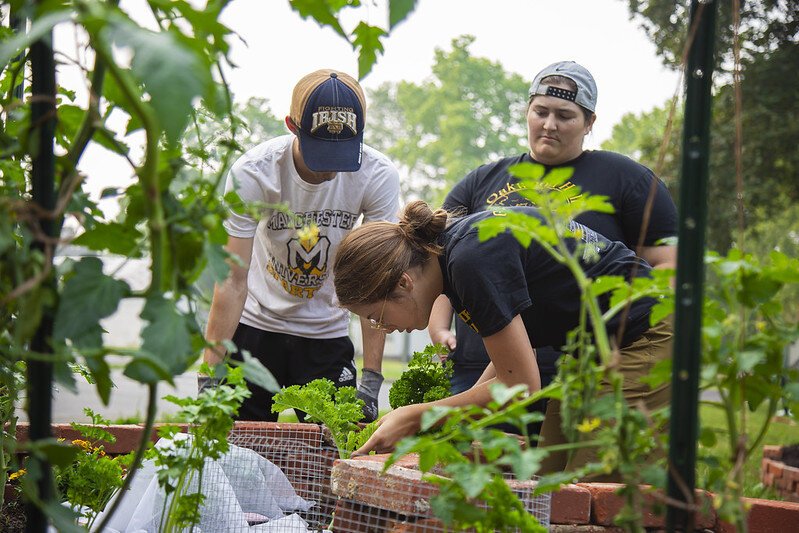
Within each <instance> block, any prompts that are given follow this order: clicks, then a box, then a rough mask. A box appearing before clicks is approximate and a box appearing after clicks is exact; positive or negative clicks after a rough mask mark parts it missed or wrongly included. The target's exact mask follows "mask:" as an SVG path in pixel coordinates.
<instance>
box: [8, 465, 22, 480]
mask: <svg viewBox="0 0 799 533" xmlns="http://www.w3.org/2000/svg"><path fill="white" fill-rule="evenodd" d="M25 472H26V471H25V469H24V468H20V469H19V470H17V471H16V472H11V474H10V475H9V476H8V480H9V481H14V480H15V479H17V478H20V477H22V476H24V475H25Z"/></svg>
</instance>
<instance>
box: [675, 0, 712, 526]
mask: <svg viewBox="0 0 799 533" xmlns="http://www.w3.org/2000/svg"><path fill="white" fill-rule="evenodd" d="M715 24H716V0H692V2H691V24H690V28H691V31H690V34H689V36H688V39H689V41H690V42H691V45H690V50H689V53H688V61H687V66H686V97H685V123H684V129H683V145H682V174H681V178H680V217H679V220H680V222H679V230H678V236H679V244H678V248H677V287H676V295H675V298H676V301H675V317H674V330H675V333H674V358H673V370H672V403H671V420H672V422H671V428H670V435H669V483H668V495H669V497H670V498H672V499H674V500H677V501H679V502H683V503H686V504H692V503H693V502H694V486H695V482H696V472H695V470H696V441H697V438H698V432H699V431H698V428H699V414H698V411H699V363H700V361H701V340H702V338H701V335H702V330H701V328H702V301H703V288H704V275H705V268H704V254H705V226H706V220H707V180H708V159H709V157H708V153H709V146H710V107H711V78H712V76H711V75H712V72H713V65H714V63H713V45H714V39H715ZM675 421H679V423H675ZM666 528H667V530H668V531H675V530H681V531H693V530H694V512H693V511H689V510H686V509H681V508H678V507H676V506H669V508H668V511H667V514H666Z"/></svg>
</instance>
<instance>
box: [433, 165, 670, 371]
mask: <svg viewBox="0 0 799 533" xmlns="http://www.w3.org/2000/svg"><path fill="white" fill-rule="evenodd" d="M521 162H530V163H536V162H537V161H535V160H534V159H533V158H532V157H530V155H529V154H523V155H520V156H515V157H508V158H505V159H501V160H499V161H496V162H493V163H489V164H487V165H483V166H481V167H479V168H477V169H475V170H474V171H472V172H470V173H469V174H468V175H467V176H466V177H465V178H464V179H463V180H461V181H460V182H459V183H458V184H457V185H455V187H454V188H453V189H452V191H451V192H450V193H449V194H448V195H447V197H446V199H445V200H444V207H445V208H446V209H448V210H450V211H457V210H464V209H465V212H466V213H476V212H479V211H483V210H485V209H487V208H489V207H493V206H502V207H509V206H514V205H528V204H529V201H528V200H527V199H526V198H524V197H523V196H521V195H519V194H518V192H517V191H518V190H519V183H518V180H517V179H516V178H515V177H513V176H511V175H510V174H509V172H508V168H509V167H510V166H512V165H514V164H517V163H521ZM558 166H559V167H572V168H573V169H574V173H573V175H572V177H571V178H570V179H569V180H568V181H567V182H566V183H565V184H564V186H563V187H564V188H566V189H568V188H569V187H571V186H573V185H578V186H579V187H580V188H581V189H582V190H583V191H586V192H590V193H591V194H595V195H603V196H607V197H608V199H609V201H610V203H611V204H612V205H613V207H614V208H615V213H596V212H589V213H583V214H582V215H580V216H579V217H578V218H577V221H578V222H580V223H582V224H584V225H586V226H588V227H589V228H591V229H593V230H595V231H597V232H598V233H600V234H601V235H604V236H605V237H606V238H607V239H609V240H611V241H621V242H623V243H624V244H625V245H626V246H627V247H628V248H630V249H634V248H635V247H636V246H637V244H638V238H639V235H640V229H641V223H642V220H643V214H644V209H645V205H646V200H647V198H648V196H649V190H650V187H651V185H652V180H656V195H655V198H654V202H653V206H652V211H651V215H650V219H649V225H648V228H647V232H646V236H645V238H644V241H643V244H644V246H653V245H655V244H656V243H657V241H659V240H660V239H663V238H666V237H673V236H676V235H677V209H676V208H675V206H674V202H673V201H672V199H671V196H670V195H669V192H668V190H667V189H666V187H665V185H664V184H663V183H662V182H661V181H660V180H659V179H658V178H657V177H656V176H655V175H654V173H653V172H652V171H651V170H650V169H648V168H647V167H645V166H644V165H641V164H639V163H636V162H635V161H633V160H632V159H630V158H628V157H625V156H623V155H621V154H617V153H614V152H606V151H590V150H587V151H584V152H583V153H582V154H581V155H580V156H578V157H577V158H576V159H574V160H572V161H569V162H567V163H564V164H562V165H558ZM551 168H553V167H547V169H548V170H549V169H551ZM455 327H456V335H457V347H456V349H455V350H454V352H453V353H452V354H451V358H452V359H453V360H454V361H455V363H456V365H459V366H463V367H469V368H483V367H485V365H486V364H487V363H488V354H487V353H486V351H485V346H484V345H483V341H482V339H481V338H480V337H479V336H478V335H475V334H474V333H473V332H472V331H471V330H470V329H469V328H468V327H466V326H465V324H464V323H462V321H459V320H456V324H455ZM555 346H559V345H557V344H556V345H555ZM538 355H539V364H540V365H541V366H542V371H544V367H548V368H547V369H546V370H547V371H553V369H554V359H555V358H556V357H557V352H556V351H553V350H539V354H538Z"/></svg>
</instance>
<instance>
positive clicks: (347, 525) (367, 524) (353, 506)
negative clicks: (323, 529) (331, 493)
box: [333, 498, 387, 533]
mask: <svg viewBox="0 0 799 533" xmlns="http://www.w3.org/2000/svg"><path fill="white" fill-rule="evenodd" d="M386 517H387V513H386V511H383V510H381V509H375V508H373V507H369V506H368V505H363V504H360V503H358V502H354V501H352V500H346V499H343V498H341V499H339V500H338V502H337V503H336V512H335V513H334V514H333V531H335V532H336V533H363V532H365V531H369V532H375V533H377V532H382V531H385V521H386Z"/></svg>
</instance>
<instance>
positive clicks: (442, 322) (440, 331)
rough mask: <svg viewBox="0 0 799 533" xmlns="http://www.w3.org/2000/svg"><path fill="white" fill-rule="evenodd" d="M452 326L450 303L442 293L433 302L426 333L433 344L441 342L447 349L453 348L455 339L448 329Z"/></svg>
mask: <svg viewBox="0 0 799 533" xmlns="http://www.w3.org/2000/svg"><path fill="white" fill-rule="evenodd" d="M451 327H452V305H451V304H450V301H449V298H447V297H446V296H444V295H443V294H442V295H440V296H439V297H438V298H436V301H435V302H433V308H432V309H431V311H430V319H429V320H428V322H427V333H428V335H430V341H431V342H432V343H433V344H443V345H444V346H445V347H446V348H447V349H448V350H454V349H455V345H456V342H457V339H456V338H455V335H454V334H453V333H452V330H451V329H450V328H451Z"/></svg>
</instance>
